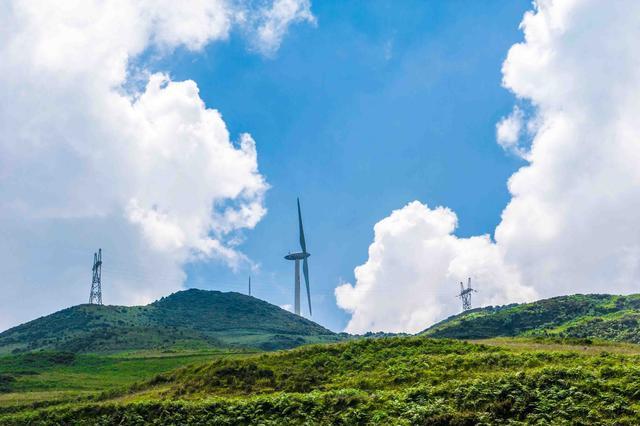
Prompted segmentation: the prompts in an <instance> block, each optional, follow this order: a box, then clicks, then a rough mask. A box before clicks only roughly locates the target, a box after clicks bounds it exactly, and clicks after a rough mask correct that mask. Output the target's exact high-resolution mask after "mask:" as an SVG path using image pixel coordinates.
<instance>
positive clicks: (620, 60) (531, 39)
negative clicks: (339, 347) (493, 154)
mask: <svg viewBox="0 0 640 426" xmlns="http://www.w3.org/2000/svg"><path fill="white" fill-rule="evenodd" d="M638 16H640V3H639V2H637V1H635V0H620V1H616V2H606V3H604V2H601V1H597V0H572V1H560V0H539V1H537V2H535V4H534V10H533V11H530V12H528V13H527V14H526V15H525V17H524V19H523V21H522V24H521V28H522V30H523V32H524V36H525V38H524V41H523V42H522V43H518V44H516V45H514V46H512V48H511V49H510V51H509V53H508V56H507V59H506V60H505V62H504V64H503V77H504V79H503V82H504V86H505V87H506V88H508V89H509V90H511V91H512V92H513V93H514V94H515V95H516V97H517V98H519V99H524V100H526V101H528V102H530V104H531V105H532V106H533V119H532V121H527V122H526V123H525V121H526V120H525V117H523V116H520V113H518V112H517V111H518V110H517V109H515V110H514V114H515V115H514V114H512V115H511V116H510V117H509V118H507V119H506V120H505V121H503V122H502V123H500V124H499V125H498V127H497V133H498V142H499V143H500V144H501V145H503V146H506V147H508V148H513V147H517V146H518V145H517V144H518V138H517V136H518V135H519V134H521V132H522V131H523V129H526V131H527V132H528V133H529V134H530V137H531V147H530V149H529V150H528V151H527V155H526V160H527V161H528V164H527V165H526V166H524V167H522V168H521V169H520V170H518V171H517V172H516V173H515V174H514V175H513V176H511V178H510V179H509V182H508V187H509V191H510V193H511V195H512V199H511V201H510V202H509V204H508V205H507V206H506V208H505V210H504V211H503V213H502V221H501V222H500V224H499V226H498V227H497V228H496V230H495V243H492V242H491V241H490V240H489V239H488V237H484V243H483V244H478V245H474V246H473V247H471V246H470V244H463V243H458V242H456V243H455V244H454V246H456V247H458V251H456V253H457V254H456V257H455V258H454V259H455V261H456V267H457V268H458V270H460V271H464V272H463V273H462V275H467V274H468V275H471V276H473V275H474V274H476V273H477V272H476V271H478V270H479V269H481V268H480V267H479V266H478V264H477V263H474V261H475V262H478V261H479V260H480V259H492V261H491V262H489V261H482V264H483V265H485V267H486V268H488V270H492V271H494V272H493V273H494V276H495V277H496V278H492V279H491V280H493V283H492V284H491V285H492V286H493V287H491V288H492V289H493V290H491V291H492V292H494V291H495V292H496V293H495V295H494V296H495V299H493V300H483V299H481V297H483V296H482V293H483V292H484V288H483V286H488V285H489V283H482V282H478V288H479V289H480V290H481V292H480V293H477V294H474V297H476V296H477V299H476V300H478V302H479V303H495V302H494V301H495V300H498V299H503V300H504V301H518V300H519V299H530V298H532V297H533V295H534V294H537V296H538V297H548V296H554V295H560V294H567V293H575V292H583V293H585V292H599V293H605V292H609V293H629V292H638V290H639V289H640V286H639V285H638V282H640V222H638V220H637V219H636V215H635V212H637V211H638V209H639V208H640V127H638V125H637V117H638V116H639V115H640V100H639V99H638V96H637V93H638V91H640V56H638V55H637V54H636V51H637V46H636V44H637V40H638V39H639V38H640V25H638V23H639V18H638ZM412 205H415V204H410V205H409V206H408V207H405V208H404V209H402V210H400V211H397V212H394V213H392V215H391V216H390V217H388V218H386V219H383V220H382V221H381V222H379V223H378V225H376V238H375V241H374V243H373V244H372V246H371V248H370V251H369V260H368V261H367V263H365V264H364V265H362V266H360V267H358V268H356V283H355V286H342V287H339V288H338V289H337V290H336V294H337V297H338V303H339V304H340V306H342V307H344V308H345V309H348V310H349V311H350V312H352V318H351V321H350V322H349V325H348V327H347V329H348V330H351V331H365V330H367V329H376V330H394V331H398V330H405V331H415V330H417V329H420V328H424V327H426V326H428V325H429V324H430V323H432V322H434V321H435V320H437V319H441V318H443V317H444V316H446V315H447V314H448V313H450V312H453V311H455V310H457V309H459V307H458V306H459V302H458V301H457V300H455V299H454V300H449V299H445V298H443V296H441V295H443V294H445V293H446V294H448V295H449V297H450V295H451V294H453V292H454V290H455V289H451V288H450V287H451V284H452V283H455V282H456V281H457V280H459V278H461V277H458V276H454V275H451V276H449V275H447V273H446V272H444V271H449V270H450V265H451V262H452V258H453V257H452V255H451V254H449V253H451V252H452V241H461V242H464V241H467V240H468V241H472V240H474V238H481V239H482V238H483V237H474V238H470V239H457V238H456V237H455V236H453V235H449V236H448V237H445V238H439V239H435V240H434V242H433V245H429V244H426V242H428V241H432V238H433V237H428V236H430V235H431V233H429V232H427V231H422V232H419V231H415V232H403V231H402V230H403V229H407V227H409V228H411V227H415V223H416V219H415V218H414V217H413V216H412V215H407V214H400V213H399V212H403V211H405V210H407V209H409V210H413V209H414V208H415V207H414V208H412V207H411V206H412ZM437 211H438V209H436V210H434V211H423V212H422V213H421V214H420V216H422V217H423V219H422V221H427V217H429V216H432V214H435V213H433V212H437ZM396 222H400V223H396ZM392 223H393V224H394V226H391V224H392ZM442 223H447V221H446V220H443V221H442ZM425 229H428V228H427V227H426V225H425ZM446 229H447V230H449V229H451V231H452V230H453V229H452V227H451V226H449V227H448V228H446ZM383 231H384V232H383ZM451 231H448V232H451ZM414 233H415V234H417V235H414ZM386 240H390V241H391V242H389V243H387V242H386ZM407 256H408V258H407ZM407 259H409V260H407ZM407 263H408V264H407ZM425 265H428V266H425ZM405 270H406V271H408V273H406V274H405V273H403V271H405ZM504 271H509V274H508V275H505V273H504ZM500 277H503V278H500ZM426 282H429V283H431V282H433V283H434V284H433V286H427V285H424V284H423V283H426ZM509 283H510V285H502V284H509ZM513 284H517V287H515V288H517V289H520V291H519V292H516V294H514V293H513V292H508V291H511V289H512V288H514V287H513ZM445 288H446V290H445ZM389 289H392V291H390V290H389ZM525 289H527V291H525ZM534 291H535V293H534ZM424 299H431V300H433V301H434V304H438V305H439V306H438V307H437V308H427V307H425V306H427V305H428V304H427V303H423V302H422V300H424ZM384 303H390V304H392V305H393V306H395V309H393V310H389V309H386V308H385V307H384ZM401 307H402V308H403V309H400V308H401ZM438 309H439V310H440V312H438V311H437V310H438ZM416 318H419V319H416ZM420 321H422V324H420V325H416V322H420Z"/></svg>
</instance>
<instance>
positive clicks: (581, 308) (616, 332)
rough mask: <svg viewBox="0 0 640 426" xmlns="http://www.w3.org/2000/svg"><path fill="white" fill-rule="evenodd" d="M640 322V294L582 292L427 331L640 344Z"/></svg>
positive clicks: (493, 310)
mask: <svg viewBox="0 0 640 426" xmlns="http://www.w3.org/2000/svg"><path fill="white" fill-rule="evenodd" d="M639 321H640V295H631V296H611V295H604V294H591V295H580V294H577V295H573V296H562V297H554V298H551V299H546V300H539V301H537V302H533V303H527V304H522V305H516V304H514V305H507V306H501V307H488V308H480V309H473V310H470V311H468V312H465V313H462V314H460V315H455V316H453V317H450V318H448V319H446V320H444V321H442V322H440V323H438V324H436V325H434V326H432V327H430V328H428V329H427V330H425V331H424V332H422V333H421V334H422V335H425V336H431V337H449V338H457V339H486V338H491V337H498V336H559V337H577V338H591V339H606V340H612V341H626V342H634V343H640V327H639Z"/></svg>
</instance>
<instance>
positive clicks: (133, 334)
mask: <svg viewBox="0 0 640 426" xmlns="http://www.w3.org/2000/svg"><path fill="white" fill-rule="evenodd" d="M326 340H329V341H331V340H337V337H336V336H335V334H334V333H332V332H331V331H329V330H327V329H325V328H324V327H322V326H320V325H318V324H316V323H314V322H312V321H309V320H307V319H304V318H302V317H299V316H297V315H294V314H292V313H290V312H287V311H285V310H283V309H280V308H279V307H277V306H274V305H271V304H269V303H267V302H264V301H262V300H259V299H256V298H253V297H250V296H245V295H242V294H239V293H222V292H218V291H204V290H186V291H181V292H178V293H174V294H172V295H171V296H168V297H165V298H162V299H160V300H158V301H156V302H154V303H151V304H150V305H147V306H133V307H126V306H99V305H79V306H74V307H72V308H68V309H65V310H62V311H59V312H56V313H54V314H51V315H48V316H45V317H42V318H38V319H36V320H34V321H30V322H28V323H25V324H22V325H20V326H18V327H14V328H12V329H10V330H7V331H5V332H3V333H0V354H3V353H4V354H7V353H19V352H24V351H34V350H53V351H68V352H76V353H82V352H115V351H123V350H135V349H159V348H205V347H254V348H260V349H264V350H271V349H280V348H290V347H295V346H299V345H301V344H304V343H308V342H317V341H326Z"/></svg>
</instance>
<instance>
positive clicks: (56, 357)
mask: <svg viewBox="0 0 640 426" xmlns="http://www.w3.org/2000/svg"><path fill="white" fill-rule="evenodd" d="M251 353H252V352H251V351H238V350H236V351H224V350H218V349H208V350H197V351H161V352H158V351H141V352H126V353H121V354H113V355H101V354H78V355H75V354H72V353H64V352H63V353H60V352H40V353H32V354H21V355H16V356H4V357H0V377H10V378H11V380H9V381H7V383H6V384H5V387H4V388H0V413H2V412H3V411H6V410H7V409H9V410H10V411H13V410H14V409H15V408H16V407H18V408H19V407H21V406H24V407H29V406H31V405H33V404H39V403H40V404H45V405H48V404H50V403H59V402H68V401H75V400H79V399H80V400H81V399H82V398H86V397H90V396H93V397H95V396H96V395H98V394H100V393H101V392H108V391H115V390H118V389H124V388H126V387H128V386H130V385H132V384H133V383H135V382H137V381H144V380H148V379H149V378H151V377H154V376H155V375H157V374H160V373H163V372H167V371H170V370H173V369H176V368H178V367H181V366H184V365H187V364H191V365H198V364H201V363H205V362H210V361H211V360H212V359H216V358H224V357H229V356H233V357H236V358H238V357H242V356H247V355H249V354H251Z"/></svg>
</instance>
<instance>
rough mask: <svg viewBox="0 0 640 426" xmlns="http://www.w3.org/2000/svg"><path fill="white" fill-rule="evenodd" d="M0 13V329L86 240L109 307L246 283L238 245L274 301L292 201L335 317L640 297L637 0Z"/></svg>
mask: <svg viewBox="0 0 640 426" xmlns="http://www.w3.org/2000/svg"><path fill="white" fill-rule="evenodd" d="M8 4H9V5H10V6H9V7H8V8H4V9H3V10H2V11H0V22H5V23H7V25H5V26H4V27H2V28H5V27H6V28H7V31H5V32H6V37H0V67H1V68H2V72H0V89H1V91H2V93H3V95H4V99H5V102H4V103H0V127H1V128H2V129H3V131H2V134H1V135H0V170H1V173H0V182H1V184H0V188H2V189H1V190H0V205H2V208H0V234H2V236H3V238H2V239H0V253H2V256H0V275H1V276H2V277H3V281H2V283H1V284H0V287H1V290H2V296H3V297H2V298H1V300H0V328H7V327H10V326H12V325H16V324H19V323H20V322H24V321H27V320H30V319H32V318H35V317H38V316H40V315H45V314H47V313H50V312H54V311H56V310H59V309H62V308H65V307H68V306H70V305H75V304H79V303H86V301H87V297H88V291H89V285H90V279H91V274H90V270H89V267H90V262H91V259H92V253H93V252H94V251H95V250H96V249H97V248H98V247H102V249H103V253H104V262H105V263H104V271H103V272H104V277H103V278H104V292H105V294H104V300H105V303H108V304H118V305H136V304H146V303H149V302H151V301H153V300H156V299H158V298H159V297H162V296H165V295H167V294H169V293H171V292H175V291H178V290H180V289H182V288H184V284H185V276H186V278H187V280H186V285H187V286H191V287H200V288H208V289H219V290H237V291H246V283H247V277H248V275H249V272H250V271H249V269H250V267H249V265H248V264H247V263H245V262H243V260H242V259H243V255H241V254H239V252H238V251H237V250H241V251H242V252H241V253H245V254H246V255H247V256H248V257H249V258H250V259H252V261H253V262H255V263H256V264H258V265H260V268H259V270H258V271H256V272H254V273H253V274H252V276H253V283H254V291H255V295H256V296H258V297H261V298H263V299H265V300H268V301H270V302H272V303H275V304H278V305H285V304H291V303H292V302H293V300H292V299H293V294H292V293H293V288H292V287H293V282H292V281H293V271H292V269H293V265H292V264H291V263H289V262H287V261H285V260H284V259H283V256H284V255H285V254H286V253H287V252H288V251H289V250H297V249H298V237H297V229H296V228H297V227H296V209H295V199H296V197H297V196H300V197H301V200H302V208H303V211H304V216H305V224H306V232H307V238H308V247H309V250H310V251H311V254H312V257H311V259H310V267H311V281H312V283H311V284H312V290H313V299H314V305H315V309H314V314H315V315H314V317H313V319H315V320H317V321H318V322H320V323H322V324H324V325H326V326H328V327H330V328H332V329H334V330H339V329H346V330H347V331H349V332H356V333H359V332H366V331H368V330H385V331H407V332H417V331H420V330H422V329H424V328H425V327H427V326H429V325H430V324H433V323H434V322H436V321H439V320H441V319H442V318H444V317H446V316H448V315H451V314H453V313H455V312H458V311H459V310H460V304H459V301H458V300H456V299H455V297H454V294H455V290H456V286H457V284H456V283H457V282H459V281H461V280H466V279H467V278H468V277H470V276H471V277H472V278H473V282H474V283H475V286H476V287H477V288H478V290H479V291H478V293H477V294H474V298H473V302H472V303H473V305H474V306H485V305H499V304H505V303H514V302H526V301H531V300H536V299H541V298H544V297H553V296H557V295H562V294H572V293H576V292H593V293H606V292H608V293H618V294H626V293H633V292H637V284H636V283H637V282H638V280H639V279H640V260H638V259H640V240H639V239H638V235H640V225H639V223H638V221H637V220H636V219H635V216H633V215H632V214H629V212H634V211H637V210H638V200H640V189H639V188H640V185H638V182H640V175H639V174H640V172H639V171H638V170H640V169H639V168H638V158H640V157H639V156H638V155H639V154H638V152H640V151H638V149H637V146H638V144H637V141H638V140H640V136H638V130H637V129H638V126H637V116H638V114H640V112H638V105H639V104H638V101H637V96H635V93H636V92H637V90H636V89H637V87H638V81H640V76H638V70H640V67H638V64H637V55H635V54H634V52H635V50H636V49H635V44H634V43H635V40H637V39H638V31H639V28H640V27H638V25H637V18H636V17H637V16H638V12H640V3H638V2H637V1H634V0H621V1H619V2H616V7H609V5H607V6H603V5H602V4H601V2H590V1H576V2H546V1H545V2H534V3H531V2H530V1H529V0H526V1H525V0H522V1H500V2H498V1H485V2H478V1H453V0H450V1H449V0H448V1H444V0H442V1H408V0H407V1H397V0H396V1H383V0H376V1H373V0H372V1H358V2H355V1H353V2H352V1H318V2H313V1H311V0H265V1H263V0H256V1H253V0H250V1H244V0H242V1H230V2H209V1H207V2H203V1H200V0H184V1H182V2H173V3H162V4H160V3H148V4H147V3H144V4H142V3H140V4H139V3H135V2H134V3H128V4H127V5H123V4H122V3H121V2H103V1H98V0H96V1H94V2H90V1H87V2H81V4H80V3H78V4H73V5H71V4H67V3H64V2H62V3H60V2H56V3H53V2H46V1H41V2H40V3H38V4H37V5H35V6H34V4H33V2H30V3H29V4H27V3H25V2H20V1H19V0H9V3H8ZM527 11H528V13H527V14H526V15H525V12H527ZM314 23H315V24H314ZM612 23H615V25H612ZM265 53H272V55H271V56H265ZM503 65H504V66H503ZM127 71H129V72H127ZM612 76H615V78H612ZM43 94H44V96H43ZM211 108H215V109H216V110H217V111H219V112H220V113H221V114H222V116H219V115H218V114H217V113H215V112H214V111H212V110H211ZM226 129H229V131H230V133H231V134H230V135H229V134H228V133H227V132H226ZM496 130H497V132H496ZM243 132H248V133H250V134H251V135H252V136H253V139H255V141H256V144H257V148H256V149H254V144H253V142H252V139H251V138H248V137H246V136H244V135H243ZM497 139H498V140H497ZM240 140H241V141H242V142H241V143H238V142H239V141H240ZM265 181H268V184H269V185H270V189H269V190H267V191H266V192H265V189H266V187H265V183H264V182H265ZM507 183H508V185H509V187H507ZM212 206H214V210H213V212H212ZM437 206H444V207H446V208H437ZM264 208H266V209H268V214H266V216H263V213H264ZM221 213H224V214H221ZM456 222H457V223H459V227H458V229H457V230H454V228H455V224H456ZM254 226H255V229H247V228H252V227H254ZM239 234H240V235H239ZM492 238H493V239H492ZM237 243H240V244H239V245H238V244H237ZM368 249H371V251H370V252H369V251H368ZM33 265H38V267H37V268H34V267H33ZM233 265H241V266H240V267H238V268H237V269H236V270H234V269H232V266H233ZM243 265H244V266H243ZM357 266H358V268H356V270H355V271H354V268H355V267H357ZM185 272H187V274H185ZM334 289H335V291H336V292H337V299H336V298H335V297H334ZM340 307H342V308H344V309H346V310H348V312H346V311H342V310H341V309H340Z"/></svg>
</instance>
